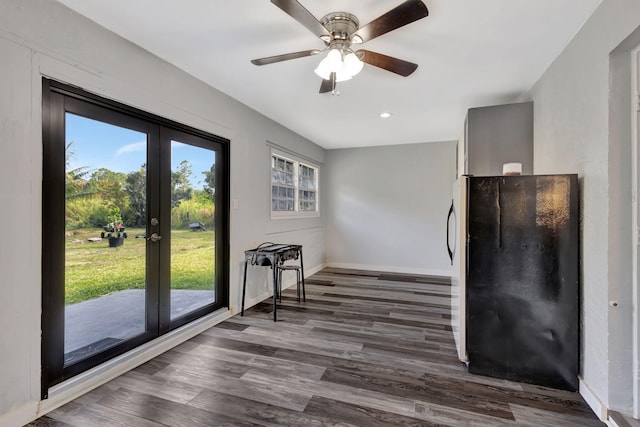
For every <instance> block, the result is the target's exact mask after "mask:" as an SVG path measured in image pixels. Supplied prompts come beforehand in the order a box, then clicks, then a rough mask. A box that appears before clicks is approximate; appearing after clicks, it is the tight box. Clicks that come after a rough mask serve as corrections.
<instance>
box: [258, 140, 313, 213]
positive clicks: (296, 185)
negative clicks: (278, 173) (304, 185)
mask: <svg viewBox="0 0 640 427" xmlns="http://www.w3.org/2000/svg"><path fill="white" fill-rule="evenodd" d="M274 156H275V157H277V158H280V159H283V160H285V161H288V162H292V163H293V189H294V191H293V193H294V202H293V208H294V210H292V211H274V210H273V193H272V191H273V181H272V173H273V168H272V161H273V157H274ZM300 166H305V167H307V168H311V169H313V170H314V171H315V174H314V175H315V176H314V178H315V192H316V200H315V202H316V203H315V204H316V206H315V207H316V208H315V210H313V211H301V210H300V201H299V197H300V195H299V192H300V191H301V190H302V191H304V189H301V188H300V170H301V168H300ZM319 174H320V167H319V165H317V164H313V163H312V162H309V161H305V160H302V159H300V158H297V157H296V156H293V155H291V154H285V153H283V152H280V151H277V150H270V153H269V212H270V213H271V219H292V218H316V217H319V216H320V187H319V181H320V180H319Z"/></svg>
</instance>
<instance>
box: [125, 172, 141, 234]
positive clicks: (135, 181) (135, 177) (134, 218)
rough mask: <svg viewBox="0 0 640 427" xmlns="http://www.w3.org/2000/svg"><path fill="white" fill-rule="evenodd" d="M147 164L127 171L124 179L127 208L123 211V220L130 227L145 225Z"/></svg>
mask: <svg viewBox="0 0 640 427" xmlns="http://www.w3.org/2000/svg"><path fill="white" fill-rule="evenodd" d="M146 179H147V165H146V164H143V165H142V166H140V169H139V170H137V171H134V172H129V173H128V174H127V178H126V180H125V187H124V189H125V191H126V193H127V195H128V196H129V209H126V210H125V212H124V221H125V223H126V224H127V225H129V226H131V227H146V225H147V182H146Z"/></svg>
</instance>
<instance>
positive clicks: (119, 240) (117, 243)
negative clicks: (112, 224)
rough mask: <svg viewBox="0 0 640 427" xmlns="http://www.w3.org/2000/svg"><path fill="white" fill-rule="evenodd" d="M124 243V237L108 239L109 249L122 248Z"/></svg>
mask: <svg viewBox="0 0 640 427" xmlns="http://www.w3.org/2000/svg"><path fill="white" fill-rule="evenodd" d="M123 243H124V236H122V237H109V247H110V248H117V247H118V246H122V244H123Z"/></svg>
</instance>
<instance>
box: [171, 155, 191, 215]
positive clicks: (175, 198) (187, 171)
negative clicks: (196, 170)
mask: <svg viewBox="0 0 640 427" xmlns="http://www.w3.org/2000/svg"><path fill="white" fill-rule="evenodd" d="M191 174H192V172H191V164H190V163H189V161H188V160H183V161H181V162H180V164H179V165H178V168H177V170H176V171H171V207H172V208H174V207H176V206H179V205H180V201H181V200H189V199H190V198H191V192H192V191H193V188H192V187H191V181H190V180H189V177H190V176H191Z"/></svg>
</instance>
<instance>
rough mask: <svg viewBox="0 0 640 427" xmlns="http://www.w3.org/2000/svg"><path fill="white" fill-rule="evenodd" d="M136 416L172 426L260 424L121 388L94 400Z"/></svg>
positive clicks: (247, 426) (244, 425) (248, 425)
mask: <svg viewBox="0 0 640 427" xmlns="http://www.w3.org/2000/svg"><path fill="white" fill-rule="evenodd" d="M98 404H99V405H102V406H105V407H108V408H111V409H116V410H118V411H122V412H124V413H127V414H130V415H133V416H135V417H138V418H142V419H145V420H150V421H154V422H158V423H161V424H164V425H169V426H174V427H195V426H220V427H223V426H228V427H233V426H236V427H256V426H260V424H256V423H252V422H250V421H243V420H239V419H237V418H233V417H231V416H229V415H222V414H216V413H214V412H211V411H206V410H204V409H200V408H196V407H192V406H186V405H181V404H178V403H175V402H171V401H169V400H165V399H161V398H159V397H156V396H152V395H149V394H145V393H139V392H135V391H132V390H129V389H125V388H121V389H120V390H118V392H117V393H113V394H111V395H109V396H107V397H105V398H103V399H101V400H100V401H99V402H98Z"/></svg>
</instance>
